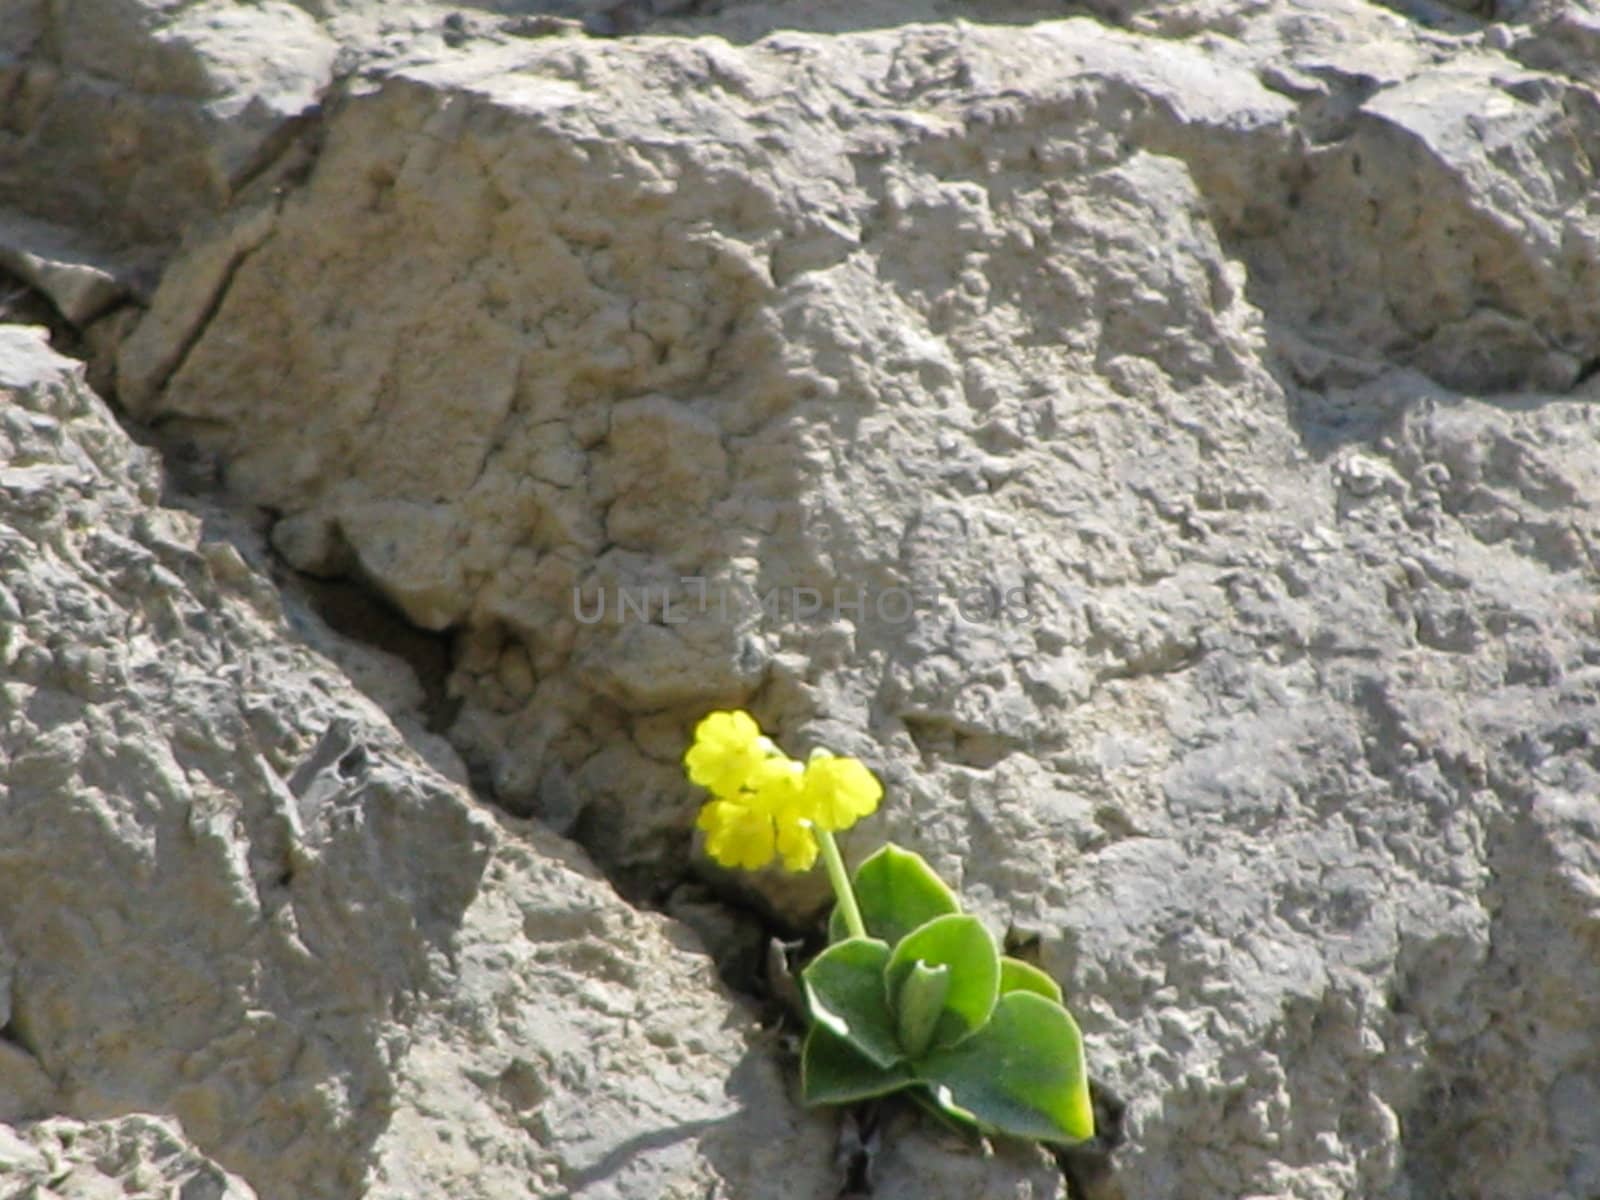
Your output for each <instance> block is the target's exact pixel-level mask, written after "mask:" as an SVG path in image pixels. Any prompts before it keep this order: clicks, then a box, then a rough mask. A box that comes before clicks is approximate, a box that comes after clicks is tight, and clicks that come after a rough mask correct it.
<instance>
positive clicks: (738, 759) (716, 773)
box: [683, 712, 779, 800]
mask: <svg viewBox="0 0 1600 1200" xmlns="http://www.w3.org/2000/svg"><path fill="white" fill-rule="evenodd" d="M778 753H779V750H778V748H777V747H776V746H774V745H773V744H772V742H771V741H770V740H769V739H767V738H765V737H763V736H762V735H761V726H759V725H757V724H756V722H755V718H754V717H752V716H751V715H750V714H749V713H747V712H714V713H710V714H709V715H707V716H706V718H705V719H704V720H702V721H701V722H700V724H698V725H696V726H695V729H694V745H692V746H690V747H689V752H688V753H687V754H685V755H684V756H683V764H684V766H685V767H686V768H687V769H688V771H689V778H690V779H691V780H693V781H694V782H695V783H698V784H699V785H700V786H701V787H703V788H706V789H708V790H709V791H710V792H711V794H712V795H713V796H716V797H717V798H718V799H720V800H736V799H738V796H739V793H740V792H741V791H743V790H744V787H745V785H746V782H747V781H748V780H749V779H750V777H751V776H752V775H753V774H754V773H755V771H756V770H757V768H759V767H760V766H761V764H762V762H763V761H765V760H766V759H768V758H770V757H772V756H773V755H776V754H778Z"/></svg>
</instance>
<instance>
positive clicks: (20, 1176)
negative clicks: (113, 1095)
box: [0, 1115, 256, 1200]
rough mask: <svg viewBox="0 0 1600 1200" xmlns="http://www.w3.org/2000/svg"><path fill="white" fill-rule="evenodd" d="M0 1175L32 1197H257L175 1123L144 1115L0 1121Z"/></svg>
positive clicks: (14, 1192)
mask: <svg viewBox="0 0 1600 1200" xmlns="http://www.w3.org/2000/svg"><path fill="white" fill-rule="evenodd" d="M0 1181H3V1183H4V1186H5V1189H6V1191H5V1194H6V1195H7V1196H27V1197H30V1198H31V1200H169V1198H170V1197H173V1196H179V1197H182V1198H183V1200H256V1193H255V1192H254V1191H252V1190H251V1189H250V1187H249V1185H248V1184H246V1183H245V1182H244V1181H243V1180H242V1179H240V1178H238V1176H236V1175H230V1174H229V1173H228V1172H226V1171H224V1170H222V1169H221V1168H220V1167H218V1166H217V1165H216V1164H215V1163H213V1162H211V1161H209V1160H208V1159H207V1158H206V1157H205V1156H204V1155H203V1154H199V1153H197V1152H196V1151H195V1150H194V1148H193V1147H192V1146H190V1145H189V1144H188V1143H187V1142H186V1141H185V1140H184V1137H183V1134H182V1131H180V1130H178V1129H176V1128H175V1127H174V1126H173V1124H172V1122H171V1121H169V1120H164V1119H162V1118H159V1117H148V1116H140V1115H135V1116H126V1117H116V1118H112V1119H108V1120H105V1121H93V1122H85V1121H74V1120H71V1119H68V1118H65V1117H52V1118H50V1119H49V1120H46V1121H40V1122H37V1123H36V1124H33V1125H30V1126H28V1127H27V1128H26V1129H25V1130H22V1131H14V1130H12V1129H8V1128H7V1127H5V1126H3V1125H0Z"/></svg>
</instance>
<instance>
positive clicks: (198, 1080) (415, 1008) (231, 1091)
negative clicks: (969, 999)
mask: <svg viewBox="0 0 1600 1200" xmlns="http://www.w3.org/2000/svg"><path fill="white" fill-rule="evenodd" d="M0 396H3V405H0V464H3V465H0V617H3V621H4V625H3V627H0V665H3V677H0V678H3V682H0V797H3V801H0V1034H3V1036H0V1117H3V1118H4V1119H5V1120H7V1121H11V1122H22V1123H23V1124H22V1125H20V1126H19V1132H17V1133H14V1134H7V1135H6V1137H7V1140H6V1141H5V1142H4V1143H0V1163H4V1164H5V1165H4V1166H3V1167H0V1180H3V1183H4V1187H3V1188H0V1191H3V1194H5V1195H8V1196H9V1195H24V1194H25V1195H39V1196H43V1195H56V1194H59V1195H62V1196H74V1197H76V1196H84V1197H88V1196H98V1195H103V1194H106V1193H105V1191H104V1190H102V1191H94V1190H91V1185H90V1184H89V1183H82V1184H81V1185H80V1184H79V1183H76V1182H74V1183H72V1184H71V1186H65V1185H63V1184H61V1183H60V1182H59V1180H60V1179H61V1178H65V1177H66V1175H65V1172H66V1167H67V1166H71V1165H72V1164H73V1163H80V1164H82V1165H81V1166H79V1167H74V1168H73V1170H74V1172H79V1171H87V1170H89V1167H90V1165H95V1169H98V1170H100V1171H101V1172H102V1173H104V1174H106V1175H107V1176H108V1178H113V1179H115V1178H121V1177H122V1175H123V1173H124V1172H125V1171H126V1172H131V1173H132V1176H130V1178H133V1177H134V1176H137V1178H134V1179H133V1182H129V1183H127V1186H128V1188H129V1189H130V1192H132V1193H137V1194H143V1193H138V1191H137V1189H138V1188H139V1187H146V1188H153V1187H154V1186H155V1183H154V1182H152V1180H153V1179H154V1178H155V1177H156V1176H159V1177H160V1178H161V1179H171V1180H173V1182H172V1183H171V1186H172V1187H174V1188H176V1187H178V1186H179V1185H180V1183H181V1180H177V1179H176V1176H177V1175H179V1174H184V1173H196V1172H198V1173H202V1174H207V1178H208V1179H210V1178H212V1177H214V1178H215V1183H214V1184H213V1183H203V1184H202V1183H195V1184H193V1185H192V1188H191V1185H189V1184H182V1187H183V1195H184V1196H185V1197H188V1196H191V1195H194V1196H201V1195H215V1196H218V1197H221V1196H225V1195H226V1196H244V1195H250V1194H254V1195H259V1196H261V1197H264V1198H270V1197H303V1196H323V1197H338V1196H353V1195H367V1196H394V1197H406V1198H412V1197H417V1196H425V1195H436V1196H446V1195H448V1196H466V1197H472V1196H511V1195H518V1196H522V1195H540V1196H557V1195H560V1196H573V1197H583V1198H585V1200H602V1198H605V1197H624V1196H660V1197H681V1198H684V1200H689V1198H693V1200H701V1198H702V1197H704V1196H707V1195H720V1196H725V1197H734V1196H737V1197H745V1196H753V1197H779V1196H794V1195H806V1196H809V1195H818V1196H820V1195H824V1194H827V1193H828V1192H829V1190H830V1188H831V1180H832V1176H833V1168H832V1163H831V1153H832V1136H833V1135H832V1124H831V1122H830V1121H828V1120H827V1119H826V1118H824V1117H821V1116H818V1115H814V1114H808V1113H805V1112H803V1111H802V1110H800V1109H799V1108H798V1107H797V1106H796V1105H795V1104H794V1102H793V1100H792V1099H791V1095H790V1092H791V1088H792V1084H791V1082H790V1081H789V1080H788V1078H787V1076H786V1075H785V1074H784V1073H783V1072H782V1071H781V1070H780V1061H781V1055H780V1053H779V1051H778V1048H777V1044H776V1041H775V1039H774V1037H773V1036H772V1035H770V1034H767V1033H764V1032H762V1031H761V1030H760V1029H758V1028H757V1026H756V1024H755V1022H754V1020H753V1019H752V1015H751V1014H750V1013H749V1012H747V1011H745V1010H744V1009H742V1008H740V1007H739V1006H737V1005H735V1004H734V1003H732V1002H731V1001H730V1000H729V998H728V996H727V995H726V994H725V993H724V992H723V991H722V990H721V988H720V986H719V985H718V984H717V982H716V978H715V972H714V970H713V967H712V965H711V962H710V959H709V958H708V957H707V956H706V954H705V952H704V950H703V949H702V948H701V946H700V944H699V942H698V941H697V939H695V938H694V937H693V935H691V934H689V933H688V932H687V931H686V930H685V929H684V928H683V927H682V926H679V925H676V924H675V923H670V922H667V921H665V920H664V919H663V918H659V917H653V916H648V915H641V914H639V913H637V912H635V911H634V910H633V909H631V908H629V907H628V906H627V905H625V904H623V903H622V902H621V901H620V900H619V899H618V898H617V897H616V895H615V894H614V893H613V892H612V891H611V889H610V887H609V886H608V885H607V884H606V883H605V882H604V881H603V880H602V879H600V878H599V876H598V875H597V873H596V872H595V870H594V869H593V867H592V866H590V865H589V864H588V862H587V861H586V859H585V858H584V856H583V855H582V853H581V851H579V850H577V849H576V848H575V847H573V846H572V845H571V844H570V843H566V842H563V841H562V840H560V839H559V838H556V837H555V836H553V835H552V834H550V833H548V832H547V831H545V830H543V829H542V828H540V827H538V826H536V825H533V824H531V823H526V822H516V821H512V820H510V819H507V818H498V817H496V816H495V815H494V814H493V813H492V812H491V811H489V810H486V809H484V808H483V807H481V806H480V805H478V804H476V803H475V802H474V801H473V800H472V799H471V798H470V797H468V796H467V795H466V794H464V792H463V790H462V789H461V787H460V786H459V785H458V784H456V783H455V782H452V780H451V779H449V778H447V777H446V776H445V775H441V774H440V773H439V771H438V770H435V769H434V768H433V767H430V766H429V765H428V764H427V763H426V762H425V761H423V759H422V758H421V757H419V755H418V753H417V752H416V751H415V750H413V749H412V748H411V746H409V745H408V742H407V739H406V738H405V737H402V735H401V732H400V731H399V730H397V727H396V726H395V725H394V724H393V723H392V722H391V721H390V720H389V719H388V718H387V717H386V716H385V715H384V713H383V712H382V710H380V709H379V708H378V707H377V706H376V705H374V704H373V703H372V702H371V701H370V700H368V699H366V698H365V697H364V696H363V695H362V694H361V693H359V692H357V691H356V690H355V688H354V687H353V686H352V685H351V683H350V681H349V677H352V676H353V677H356V678H361V679H364V680H365V682H366V683H367V686H368V690H369V691H371V692H373V693H376V694H383V693H384V692H385V691H386V690H387V692H388V694H389V695H390V697H391V698H392V701H393V704H394V707H395V708H396V709H397V710H401V709H404V708H405V707H407V706H408V704H414V703H415V697H414V696H412V697H408V696H407V695H406V694H405V685H406V682H407V679H408V676H407V675H406V674H405V672H404V670H403V668H401V667H399V666H398V665H397V664H396V663H394V662H393V661H388V662H385V661H382V660H381V659H380V658H379V656H377V655H376V654H375V653H374V652H372V651H367V650H363V649H362V648H360V647H354V646H349V645H342V646H341V645H339V644H338V642H337V639H336V638H334V637H333V635H332V634H330V633H329V632H328V631H327V630H326V629H325V628H322V627H320V623H319V622H318V621H317V620H316V618H315V617H314V616H313V615H311V614H310V613H309V611H307V610H305V609H304V606H303V604H302V603H301V602H300V601H298V600H296V599H295V597H294V595H293V593H290V594H288V595H287V596H286V597H285V598H284V600H283V601H280V596H279V593H278V592H277V591H276V589H275V588H274V587H273V585H272V584H271V582H270V581H269V580H268V579H267V578H266V577H264V576H263V575H262V574H261V573H260V572H259V571H258V570H257V569H256V568H255V567H253V566H252V565H250V562H249V561H247V558H246V556H245V554H248V555H249V556H250V557H251V558H253V557H255V551H254V550H253V549H252V547H251V545H250V536H249V531H248V530H247V529H240V528H237V527H232V526H230V522H229V519H228V518H227V517H226V515H225V514H222V513H220V512H217V511H215V510H208V509H205V508H203V507H202V508H198V509H196V510H194V511H190V512H181V511H174V510H171V509H164V508H161V507H159V506H158V505H157V500H158V498H159V497H158V490H159V486H160V475H159V472H158V470H157V468H156V464H155V461H154V459H153V457H152V455H151V454H150V453H149V452H147V451H145V450H142V449H140V448H138V447H136V446H134V445H132V444H131V443H130V442H129V441H128V439H127V437H126V435H125V434H124V433H123V432H122V431H121V430H119V429H118V428H117V427H116V426H115V425H114V424H113V423H112V421H111V420H110V419H109V416H108V414H107V412H106V410H105V408H104V406H103V405H101V403H100V402H99V401H98V400H97V399H96V398H95V397H93V396H92V395H91V394H89V393H88V392H87V391H86V390H85V389H84V387H83V385H82V382H81V369H80V368H77V367H76V366H74V365H72V364H70V363H69V362H68V360H65V359H61V358H60V357H59V356H57V355H55V354H54V353H53V352H52V351H50V350H48V349H47V348H46V347H45V346H44V343H43V340H42V338H41V337H39V336H38V335H37V333H36V331H31V330H22V329H19V328H18V327H15V326H9V327H7V326H0ZM241 545H243V546H244V548H245V554H241V550H240V546H241ZM285 603H287V607H285V606H284V605H285ZM308 640H309V641H311V642H315V643H318V644H321V645H324V646H326V647H328V648H330V649H332V650H334V651H336V652H338V653H339V654H341V655H342V656H343V657H344V659H345V662H344V667H343V670H340V669H337V668H336V667H335V666H334V665H333V663H332V662H330V661H329V660H328V659H327V658H324V657H323V656H322V655H320V654H319V653H317V652H316V651H314V650H313V649H311V648H310V647H309V646H308V645H307V644H306V642H307V641H308ZM411 687H412V688H413V689H414V687H415V685H414V683H413V684H411ZM402 724H404V723H402ZM408 736H409V739H410V741H411V742H414V743H417V744H418V745H420V747H421V749H422V750H423V751H424V752H426V753H427V754H428V755H429V756H430V757H431V758H433V759H434V760H436V761H437V762H439V763H440V764H441V765H442V766H443V767H444V768H445V769H446V770H449V769H450V767H451V759H452V758H453V755H452V754H451V752H450V751H449V750H448V748H446V747H443V746H441V745H439V744H437V742H436V740H434V741H433V742H432V743H431V744H430V738H429V735H427V734H426V733H425V732H423V731H421V730H418V729H411V730H409V733H408ZM456 769H457V772H459V764H457V767H456ZM57 1113H64V1114H70V1115H71V1116H73V1117H74V1118H77V1119H78V1120H79V1121H83V1122H91V1123H92V1124H91V1125H90V1126H89V1127H88V1128H87V1129H86V1130H83V1131H80V1132H77V1133H73V1132H72V1129H73V1128H75V1127H69V1126H66V1125H62V1124H60V1123H59V1122H48V1121H47V1122H46V1123H45V1124H44V1125H42V1126H30V1125H29V1124H27V1123H28V1122H30V1121H33V1120H37V1119H39V1118H46V1117H50V1116H51V1115H52V1114H57ZM126 1113H158V1114H162V1116H163V1117H164V1118H165V1119H166V1121H167V1122H169V1123H168V1124H163V1123H162V1122H161V1121H156V1120H154V1119H151V1118H145V1117H126V1118H123V1119H122V1120H120V1121H113V1120H112V1118H117V1117H121V1115H122V1114H126ZM171 1121H176V1122H178V1123H179V1124H181V1127H182V1129H183V1133H184V1137H185V1138H187V1140H188V1142H189V1143H190V1144H192V1145H193V1146H194V1147H195V1148H196V1149H197V1150H198V1151H199V1152H200V1153H201V1154H203V1155H204V1156H205V1158H204V1159H202V1158H200V1157H199V1156H198V1155H197V1154H196V1153H195V1151H192V1150H189V1149H187V1148H186V1146H185V1145H184V1144H183V1142H182V1141H181V1140H180V1139H177V1138H176V1135H175V1134H174V1133H173V1131H172V1128H171V1126H170V1122H171ZM913 1136H915V1137H916V1138H917V1139H918V1144H921V1145H923V1148H924V1150H925V1151H926V1152H927V1153H928V1154H930V1155H932V1156H933V1157H934V1159H935V1160H938V1159H939V1158H941V1157H950V1152H949V1151H947V1150H945V1149H941V1148H940V1147H939V1146H938V1145H936V1144H934V1143H932V1142H929V1141H927V1140H926V1139H925V1138H923V1137H922V1135H913ZM56 1142H60V1143H61V1144H62V1145H63V1146H66V1147H67V1149H65V1150H57V1149H52V1146H53V1145H54V1144H55V1143H56ZM69 1143H70V1145H69ZM63 1156H64V1157H63ZM957 1157H958V1158H959V1156H957ZM206 1159H209V1160H211V1161H212V1162H214V1163H215V1164H218V1166H220V1167H221V1168H225V1169H226V1170H227V1171H230V1172H233V1173H235V1174H236V1175H237V1176H239V1177H241V1178H242V1179H243V1180H246V1181H248V1184H249V1187H248V1188H247V1187H245V1186H244V1184H242V1183H240V1182H239V1181H237V1180H232V1181H230V1180H229V1178H228V1177H226V1176H224V1175H223V1174H222V1172H221V1171H220V1170H218V1169H216V1168H215V1167H211V1166H209V1165H207V1163H206ZM960 1169H963V1168H960V1167H959V1165H958V1171H959V1170H960ZM901 1174H902V1175H905V1174H906V1172H901ZM73 1178H76V1174H74V1175H73ZM996 1178H997V1179H998V1181H999V1186H1000V1187H1001V1188H1002V1191H1001V1192H997V1193H995V1194H1004V1195H1008V1196H1011V1195H1014V1196H1017V1197H1025V1196H1040V1195H1057V1194H1059V1192H1058V1188H1059V1179H1058V1178H1055V1176H1054V1172H1053V1168H1049V1169H1047V1167H1046V1165H1045V1164H1042V1163H1041V1162H1040V1161H1039V1160H1038V1159H1037V1158H1031V1159H1029V1158H1024V1159H1020V1160H1014V1161H1013V1160H1008V1161H1007V1162H1006V1163H1005V1164H1004V1165H1003V1166H1002V1167H1001V1169H1000V1173H999V1175H998V1176H997V1177H996ZM35 1179H37V1180H38V1181H39V1184H40V1186H41V1187H43V1186H45V1185H46V1184H48V1186H49V1187H51V1188H55V1189H57V1190H56V1191H54V1192H45V1191H39V1192H29V1191H27V1190H26V1187H23V1185H22V1184H18V1185H17V1186H18V1187H19V1188H21V1190H20V1191H13V1190H12V1184H13V1181H15V1180H23V1181H25V1182H26V1181H30V1180H35ZM1008 1179H1009V1180H1010V1181H1011V1182H1010V1183H1009V1184H1008V1183H1007V1182H1006V1181H1007V1180H1008ZM139 1180H145V1182H139ZM895 1180H896V1177H895V1176H894V1175H892V1174H891V1176H890V1177H889V1181H890V1190H891V1193H893V1192H894V1191H896V1190H898V1191H899V1194H901V1195H906V1196H910V1195H913V1194H921V1193H920V1192H915V1191H910V1190H907V1188H908V1187H909V1186H910V1185H907V1184H904V1183H903V1181H902V1182H900V1183H897V1182H896V1181H895ZM29 1186H31V1184H29ZM108 1186H109V1185H108ZM207 1188H209V1189H211V1190H209V1191H208V1190H206V1189H207ZM230 1188H231V1189H233V1190H231V1191H229V1190H227V1189H230ZM250 1188H253V1189H254V1192H253V1193H252V1192H251V1191H250V1190H249V1189H250ZM117 1194H123V1193H121V1192H118V1193H117ZM161 1194H167V1193H164V1192H163V1193H161ZM174 1194H176V1193H174Z"/></svg>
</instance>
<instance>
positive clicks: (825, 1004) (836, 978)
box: [800, 938, 905, 1067]
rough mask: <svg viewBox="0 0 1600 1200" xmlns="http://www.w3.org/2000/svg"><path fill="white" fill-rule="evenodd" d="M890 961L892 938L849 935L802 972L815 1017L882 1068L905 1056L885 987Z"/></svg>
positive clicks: (815, 959) (812, 1014)
mask: <svg viewBox="0 0 1600 1200" xmlns="http://www.w3.org/2000/svg"><path fill="white" fill-rule="evenodd" d="M888 964H889V944H888V943H887V942H880V941H878V940H877V939H876V938H847V939H846V940H844V941H842V942H836V943H834V944H833V945H832V946H829V947H828V948H827V949H826V950H824V951H823V952H822V953H821V954H819V955H817V957H816V958H814V959H812V960H811V964H810V965H809V966H808V967H806V969H805V970H804V971H801V972H800V981H801V983H802V984H804V986H805V993H806V1003H807V1004H808V1005H809V1006H810V1008H811V1017H812V1020H813V1022H814V1023H816V1024H819V1025H823V1026H826V1027H827V1028H828V1030H829V1031H830V1032H832V1033H834V1034H835V1035H836V1036H838V1037H841V1038H843V1039H844V1040H845V1041H847V1042H849V1043H850V1045H851V1046H853V1047H855V1049H856V1051H857V1052H858V1053H860V1054H862V1055H863V1056H865V1057H866V1058H867V1059H869V1060H870V1061H871V1062H873V1063H874V1064H876V1065H877V1066H879V1067H890V1066H893V1065H894V1064H895V1063H897V1062H900V1061H901V1060H903V1059H904V1058H905V1055H904V1054H903V1053H902V1052H901V1050H900V1039H899V1037H898V1035H897V1033H896V1030H895V1020H894V1016H893V1014H891V1013H890V1011H889V1006H888V1003H887V1001H886V997H885V996H884V991H883V972H884V968H885V967H887V966H888Z"/></svg>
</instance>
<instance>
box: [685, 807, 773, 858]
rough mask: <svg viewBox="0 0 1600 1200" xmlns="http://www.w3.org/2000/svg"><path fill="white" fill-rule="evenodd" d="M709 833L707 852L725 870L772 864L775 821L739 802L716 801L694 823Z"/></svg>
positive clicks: (702, 810)
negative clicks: (773, 823)
mask: <svg viewBox="0 0 1600 1200" xmlns="http://www.w3.org/2000/svg"><path fill="white" fill-rule="evenodd" d="M695 824H696V825H698V826H699V827H700V828H701V829H703V830H705V834H706V853H707V854H709V855H711V857H712V858H714V859H716V860H717V861H718V862H719V863H721V864H722V865H723V866H725V867H742V868H744V869H745V870H746V871H759V870H760V869H761V868H762V867H764V866H766V865H767V864H768V863H769V862H771V861H772V851H773V842H774V834H773V828H772V818H771V817H769V816H768V815H767V814H766V813H763V812H760V811H758V810H757V809H755V808H753V807H752V806H750V805H748V804H741V803H739V802H738V801H737V800H713V801H711V802H710V803H709V804H707V805H706V806H705V807H704V808H702V809H701V810H700V816H699V818H698V819H697V820H696V821H695Z"/></svg>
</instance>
